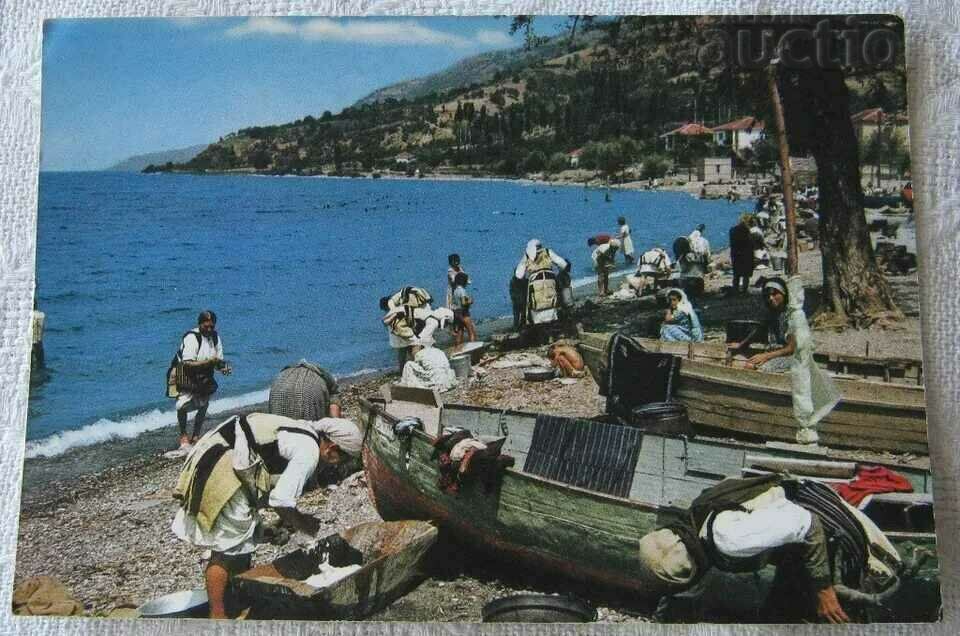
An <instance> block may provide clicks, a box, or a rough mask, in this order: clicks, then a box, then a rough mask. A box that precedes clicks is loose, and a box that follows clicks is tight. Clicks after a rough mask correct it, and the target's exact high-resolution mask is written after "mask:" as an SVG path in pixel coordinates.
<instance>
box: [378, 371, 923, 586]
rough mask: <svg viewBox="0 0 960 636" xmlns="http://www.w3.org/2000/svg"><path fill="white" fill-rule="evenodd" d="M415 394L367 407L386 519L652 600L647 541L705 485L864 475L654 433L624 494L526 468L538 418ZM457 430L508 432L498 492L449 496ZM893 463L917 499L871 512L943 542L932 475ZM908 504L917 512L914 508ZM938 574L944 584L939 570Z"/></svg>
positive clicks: (912, 540)
mask: <svg viewBox="0 0 960 636" xmlns="http://www.w3.org/2000/svg"><path fill="white" fill-rule="evenodd" d="M416 391H419V390H411V389H404V393H405V394H406V395H407V396H408V397H409V398H410V400H402V401H398V400H396V399H395V397H396V396H394V398H393V400H392V401H366V400H364V401H361V410H362V418H361V419H362V421H363V424H364V426H365V436H366V441H365V445H364V449H363V462H364V470H365V471H366V475H367V483H368V488H369V489H370V492H371V496H372V498H373V500H374V502H375V505H376V507H377V510H378V511H379V513H380V515H381V516H382V517H383V518H384V519H429V520H431V521H433V522H434V523H436V524H437V525H438V526H439V527H440V528H441V532H442V533H444V532H445V533H447V534H448V535H449V536H451V537H452V538H454V539H455V540H456V542H457V543H459V544H462V545H465V546H469V547H470V548H471V549H474V550H478V551H480V552H482V553H485V554H486V555H487V556H488V557H491V558H493V559H496V560H498V561H500V562H502V563H506V564H509V565H510V567H511V568H514V569H518V570H524V571H527V572H536V573H542V575H543V577H545V580H549V577H552V576H555V575H561V576H565V577H568V578H569V579H570V580H573V581H577V582H579V583H581V584H583V585H586V586H590V587H593V588H602V589H605V590H615V591H617V592H620V593H627V594H629V595H630V597H631V598H635V599H643V598H644V596H645V594H646V595H649V592H648V591H647V590H645V589H644V587H643V585H642V584H641V583H640V581H639V580H638V579H637V578H636V577H635V576H634V573H635V572H636V571H637V570H638V567H639V562H638V556H637V542H638V541H639V539H640V538H641V537H643V536H644V535H645V534H647V533H648V532H651V531H652V530H654V529H656V528H658V527H660V526H662V525H664V524H666V523H667V522H669V521H670V520H671V519H674V518H675V516H676V515H677V514H679V512H680V509H682V508H683V507H685V506H687V505H688V504H689V503H690V502H691V501H692V500H693V498H694V497H695V496H696V495H697V494H699V493H700V492H701V491H702V490H703V489H704V488H705V487H707V486H710V485H713V484H715V483H717V482H718V481H720V480H722V479H724V478H726V477H729V476H741V475H749V474H756V473H761V472H764V471H770V470H782V469H784V468H789V469H791V471H792V472H793V473H794V474H798V475H803V474H813V475H823V474H827V475H830V474H832V475H837V474H839V473H837V472H836V471H837V470H841V471H843V470H845V471H847V472H850V471H853V470H854V469H855V468H856V464H855V463H854V462H846V465H843V464H844V463H843V462H836V461H827V460H825V459H824V458H823V457H821V456H817V455H813V454H805V453H802V452H797V451H794V450H791V449H788V448H776V447H770V446H766V445H760V444H746V443H738V442H731V441H725V440H717V439H700V438H695V439H685V438H675V437H668V436H660V435H655V434H647V433H645V434H643V437H642V443H641V445H640V449H639V453H638V455H637V460H636V463H635V469H634V473H633V474H632V476H631V477H632V478H631V479H630V480H629V490H628V491H626V492H625V494H623V496H615V495H612V494H608V493H605V492H600V491H598V490H595V489H591V488H585V487H577V486H573V485H570V483H563V482H561V481H557V480H553V479H548V478H545V477H542V476H540V475H536V474H531V473H529V472H525V471H524V467H525V464H526V463H527V458H528V453H529V452H530V449H531V441H532V440H533V438H534V434H535V427H536V424H537V417H538V416H537V414H535V413H525V412H519V411H510V410H499V409H492V408H484V407H476V406H469V405H463V404H442V405H441V404H440V403H439V399H438V396H436V394H434V398H435V399H430V398H429V395H428V397H427V399H422V400H421V399H419V398H416V397H415V396H413V394H415V393H416ZM426 393H427V394H429V393H431V392H426ZM416 401H419V402H420V404H416V403H415V402H416ZM411 415H416V416H418V417H420V418H421V419H422V420H423V421H424V423H425V429H426V431H428V432H424V431H421V430H414V431H413V432H412V433H410V434H406V435H401V434H397V433H396V432H394V425H395V424H396V423H397V422H398V421H399V420H400V418H402V417H407V416H411ZM610 426H613V425H610ZM450 427H462V428H466V429H468V430H470V431H471V432H472V433H473V434H474V435H475V436H490V437H503V436H505V437H506V440H505V442H504V446H503V449H502V452H503V453H504V454H506V455H509V456H511V457H513V458H514V459H515V464H514V467H512V468H507V469H506V470H505V471H504V473H503V474H502V476H501V478H500V479H499V481H498V483H497V487H496V488H495V489H493V490H490V489H489V488H487V487H485V486H484V485H483V484H481V483H472V484H470V485H468V486H466V487H464V488H463V489H462V490H461V491H460V492H459V493H457V494H448V493H447V492H444V491H443V490H441V488H440V486H439V484H438V478H439V472H438V463H437V460H436V459H433V458H432V456H433V453H434V447H433V446H432V442H433V441H434V439H435V438H434V435H435V434H436V433H437V432H438V431H439V430H442V429H448V428H450ZM891 468H893V469H895V470H897V471H898V472H899V473H900V474H902V475H904V476H906V477H907V478H908V479H909V480H910V482H911V483H912V485H913V487H914V492H915V494H913V495H910V496H908V497H906V498H905V501H902V502H887V503H884V504H883V505H882V506H879V507H878V508H877V510H876V514H875V516H874V513H873V511H871V510H870V509H869V508H868V509H867V510H866V512H867V514H870V515H871V516H874V519H875V521H877V523H878V525H879V526H880V527H881V529H883V530H884V531H885V532H886V533H887V535H888V537H889V538H890V539H891V540H892V541H893V542H894V543H895V544H897V543H903V544H904V545H908V546H911V547H912V546H914V545H927V546H933V545H934V542H935V538H934V535H933V516H932V495H931V494H930V493H931V492H932V483H931V479H930V473H929V471H928V470H925V469H923V468H913V467H909V466H891ZM906 508H910V509H911V511H912V512H911V514H905V513H904V510H905V509H906ZM921 511H924V512H922V513H921ZM927 572H928V578H931V577H932V579H933V580H934V581H935V580H936V566H933V569H928V570H927ZM936 589H937V590H938V589H939V588H936ZM934 602H935V603H938V602H939V597H937V599H935V600H934Z"/></svg>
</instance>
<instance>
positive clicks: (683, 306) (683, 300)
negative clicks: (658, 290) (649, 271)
mask: <svg viewBox="0 0 960 636" xmlns="http://www.w3.org/2000/svg"><path fill="white" fill-rule="evenodd" d="M673 292H677V293H678V294H680V303H679V304H678V305H677V309H679V310H680V311H682V312H683V313H685V314H687V315H688V316H693V315H695V314H694V313H693V305H691V304H690V300H689V299H688V298H687V294H686V293H684V291H683V290H682V289H680V288H679V287H673V288H671V289H670V290H669V291H668V292H667V295H668V296H669V295H670V294H672V293H673Z"/></svg>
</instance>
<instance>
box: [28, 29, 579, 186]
mask: <svg viewBox="0 0 960 636" xmlns="http://www.w3.org/2000/svg"><path fill="white" fill-rule="evenodd" d="M560 20H561V19H560V18H556V19H547V18H544V19H541V20H540V21H539V24H538V28H539V29H540V30H542V32H544V33H552V32H553V27H555V25H556V24H558V23H559V22H560ZM509 26H510V20H509V18H502V19H496V18H493V17H484V18H455V17H444V18H416V17H409V18H385V17H374V18H346V19H331V18H199V19H85V20H51V21H48V22H46V23H45V25H44V39H43V95H42V107H43V123H42V125H43V128H42V140H41V159H40V167H41V169H42V170H96V169H101V168H105V167H107V166H109V165H111V164H113V163H115V162H117V161H119V160H121V159H125V158H126V157H129V156H130V155H135V154H142V153H147V152H154V151H158V150H167V149H171V148H179V147H183V146H191V145H195V144H203V143H210V142H212V141H216V139H217V138H218V137H220V136H221V135H225V134H227V133H229V132H232V131H235V130H238V129H240V128H245V127H248V126H255V125H264V124H276V123H283V122H288V121H293V120H295V119H300V118H301V117H303V116H305V115H314V116H318V115H320V114H321V113H323V111H325V110H329V111H331V112H334V113H336V112H339V111H340V110H341V109H343V108H344V107H346V106H349V105H350V104H352V103H353V102H354V101H356V100H357V99H360V98H361V97H363V96H365V95H367V94H368V93H370V92H371V91H373V90H375V89H377V88H380V87H383V86H386V85H388V84H392V83H394V82H397V81H401V80H405V79H411V78H414V77H419V76H422V75H426V74H429V73H432V72H435V71H438V70H441V69H443V68H446V67H448V66H450V65H451V64H453V63H454V62H456V61H458V60H460V59H462V58H464V57H468V56H470V55H475V54H477V53H480V52H483V51H489V50H494V49H505V48H514V47H516V46H519V45H520V44H521V43H522V40H521V37H520V35H516V36H512V37H511V36H509V35H508V33H507V32H508V30H509Z"/></svg>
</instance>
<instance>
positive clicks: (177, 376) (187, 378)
mask: <svg viewBox="0 0 960 636" xmlns="http://www.w3.org/2000/svg"><path fill="white" fill-rule="evenodd" d="M190 334H193V335H194V336H195V337H196V338H197V347H198V348H199V346H200V344H201V341H202V338H203V337H202V336H201V335H200V334H199V333H197V332H196V331H188V332H187V333H185V334H183V338H186V337H187V336H188V335H190ZM183 338H181V339H180V348H179V349H178V350H177V353H176V354H175V355H174V356H173V359H171V360H170V366H169V367H168V368H167V376H166V379H167V382H166V386H167V397H170V398H176V397H179V396H180V393H192V394H194V395H201V396H206V395H212V394H213V393H215V392H216V390H217V388H219V385H218V384H217V381H216V380H214V379H213V368H212V367H211V368H207V369H194V368H191V367H188V366H185V365H184V364H183ZM217 339H218V338H217V334H216V332H214V334H213V343H214V346H216V344H217Z"/></svg>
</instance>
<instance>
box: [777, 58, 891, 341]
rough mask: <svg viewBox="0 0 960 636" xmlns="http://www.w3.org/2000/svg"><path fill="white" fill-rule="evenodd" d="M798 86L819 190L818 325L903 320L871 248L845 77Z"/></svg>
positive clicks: (829, 74) (802, 79)
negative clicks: (820, 270)
mask: <svg viewBox="0 0 960 636" xmlns="http://www.w3.org/2000/svg"><path fill="white" fill-rule="evenodd" d="M797 80H798V81H797V83H796V85H795V88H796V94H797V95H796V96H797V98H798V99H797V101H796V102H795V103H794V104H793V106H794V108H800V109H803V108H806V109H810V110H808V111H807V113H808V116H812V121H813V123H812V125H811V126H810V127H809V129H808V130H807V131H806V132H807V135H808V138H807V140H806V141H807V142H808V143H809V144H810V150H811V152H812V153H813V156H814V159H815V160H816V162H817V185H818V187H819V189H820V194H819V200H818V207H819V211H820V246H821V253H822V258H823V290H822V291H823V298H822V303H821V306H820V311H819V314H820V315H819V316H817V320H818V322H820V323H821V324H823V323H836V324H843V323H847V324H850V323H852V324H854V325H857V326H865V325H868V324H871V323H873V322H874V321H876V320H878V319H881V318H887V319H889V318H893V317H901V314H900V312H899V310H898V309H897V307H896V304H895V303H894V301H893V297H892V295H891V293H890V288H889V287H888V285H887V281H886V279H885V278H884V276H883V273H882V272H881V271H880V269H879V268H878V267H877V263H876V259H875V258H874V255H873V249H872V247H871V246H870V234H869V230H868V228H867V220H866V217H865V215H864V212H863V187H862V185H861V182H860V178H861V175H860V158H859V151H858V146H857V139H856V135H855V133H854V130H853V123H852V122H851V121H850V109H849V103H848V100H849V95H848V92H847V86H846V83H845V81H844V76H843V73H842V72H840V71H830V70H822V69H820V70H813V71H799V72H798V73H797ZM788 128H789V126H788ZM891 312H892V313H891ZM831 314H832V315H831Z"/></svg>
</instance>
